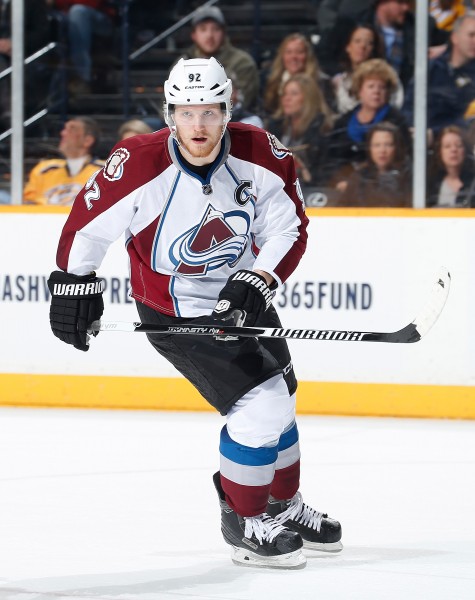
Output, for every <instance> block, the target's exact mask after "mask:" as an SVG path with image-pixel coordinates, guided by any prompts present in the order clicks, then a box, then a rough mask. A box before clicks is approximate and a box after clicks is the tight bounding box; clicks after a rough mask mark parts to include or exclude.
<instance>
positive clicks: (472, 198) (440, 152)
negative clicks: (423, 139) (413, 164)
mask: <svg viewBox="0 0 475 600" xmlns="http://www.w3.org/2000/svg"><path fill="white" fill-rule="evenodd" d="M427 191H428V201H427V205H428V206H433V207H466V208H474V207H475V162H474V158H473V153H472V151H471V149H470V147H469V145H468V142H467V139H466V137H465V133H464V131H463V129H461V128H460V127H457V126H456V125H449V126H448V127H444V129H442V131H441V132H440V134H439V136H438V138H437V140H436V142H435V146H434V155H433V160H432V164H431V166H430V168H429V185H428V190H427Z"/></svg>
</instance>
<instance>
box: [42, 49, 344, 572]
mask: <svg viewBox="0 0 475 600" xmlns="http://www.w3.org/2000/svg"><path fill="white" fill-rule="evenodd" d="M231 91H232V84H231V80H230V79H229V78H228V77H227V75H226V72H225V70H224V69H223V67H222V66H221V65H220V63H219V62H218V61H217V60H216V59H214V58H210V59H191V60H183V59H182V60H180V61H179V62H178V64H177V65H176V66H175V67H174V68H173V69H172V71H171V73H170V75H169V78H168V80H167V81H166V82H165V106H164V117H165V121H166V123H167V125H168V129H162V130H160V131H158V132H155V133H151V134H147V135H143V136H140V135H139V136H134V137H132V138H128V139H126V140H123V141H121V142H119V144H118V145H117V146H116V147H115V149H114V151H113V152H112V155H111V156H110V157H109V159H108V161H107V163H106V165H105V167H104V169H103V170H102V171H100V172H99V173H98V174H97V176H96V177H93V178H91V179H90V181H89V182H88V183H87V184H86V186H85V188H84V190H83V191H82V192H81V193H80V194H79V196H78V197H77V199H76V202H75V203H74V206H73V209H72V211H71V214H70V216H69V218H68V220H67V222H66V224H65V226H64V229H63V231H62V234H61V238H60V241H59V247H58V252H57V264H58V267H59V268H60V269H61V270H59V271H53V273H51V275H50V278H49V280H48V285H49V289H50V292H51V295H52V300H51V309H50V323H51V327H52V330H53V333H54V334H55V335H56V336H57V337H58V338H59V339H60V340H62V341H64V342H66V343H68V344H72V345H73V346H75V347H76V348H78V349H80V350H88V349H89V345H88V343H89V339H88V331H89V330H90V328H91V323H92V322H93V321H96V320H98V319H100V318H101V315H102V312H103V302H102V290H103V280H102V279H100V278H98V277H97V276H96V274H95V270H96V269H98V268H99V266H100V264H101V262H102V259H103V258H104V255H105V253H106V251H107V249H108V247H109V245H110V244H111V243H112V242H113V241H114V240H115V239H117V238H118V237H119V236H120V235H121V234H124V233H125V239H126V241H127V246H126V247H127V251H128V254H129V259H130V272H131V275H130V278H131V294H132V296H133V297H134V298H135V301H136V306H137V310H138V313H139V315H140V318H141V320H142V322H147V323H152V324H162V325H166V326H167V327H168V326H173V325H176V324H182V323H183V322H186V323H191V324H192V326H193V327H195V326H196V325H198V326H199V324H203V323H208V324H209V323H214V324H215V326H216V327H219V326H222V325H223V324H224V323H228V324H234V325H245V326H253V325H256V326H262V327H280V320H279V317H278V316H277V312H276V311H275V309H274V307H273V305H272V298H273V295H274V290H275V289H276V288H277V287H278V286H279V285H281V284H283V282H285V280H286V279H287V278H288V277H289V276H290V275H291V273H292V272H293V271H294V269H295V268H296V266H297V264H298V262H299V261H300V258H301V257H302V255H303V253H304V251H305V247H306V241H307V234H306V226H307V223H308V219H307V218H306V216H305V212H304V206H303V197H302V194H301V192H300V185H299V182H298V179H297V176H296V174H295V166H294V161H293V159H292V155H291V154H290V153H289V151H288V150H287V149H286V148H284V147H283V146H282V145H281V144H279V142H278V141H277V140H276V139H275V138H274V137H273V136H272V135H271V134H269V133H268V132H266V131H265V130H263V129H259V128H257V127H254V126H252V125H248V124H243V123H230V122H229V121H230V118H231V110H232V108H231ZM148 339H149V341H150V343H151V344H152V346H153V347H154V348H155V349H156V350H157V351H158V352H159V353H160V354H161V355H163V356H164V357H165V358H166V359H167V360H168V361H170V362H171V363H172V364H173V365H174V366H175V367H176V368H177V369H178V370H179V371H180V372H181V373H182V374H183V375H184V376H185V377H186V378H187V379H188V380H189V381H190V382H191V383H192V384H193V385H194V386H195V387H196V388H197V389H198V390H199V392H200V393H201V394H202V395H203V397H204V398H205V399H206V400H207V401H208V402H209V403H210V404H211V405H212V406H213V407H214V408H215V409H216V410H218V411H219V412H220V413H221V414H222V415H223V416H225V418H226V424H225V425H224V427H223V428H222V430H221V435H220V444H219V452H220V470H219V472H217V473H215V475H214V476H213V480H214V484H215V487H216V490H217V492H218V495H219V502H220V507H221V529H222V533H223V536H224V539H225V541H226V542H227V543H228V544H230V545H231V546H232V558H233V561H234V562H236V563H237V564H243V565H255V566H260V567H274V568H287V569H296V568H301V567H303V566H305V563H306V556H305V554H304V552H303V551H302V548H305V549H308V550H310V551H315V550H317V551H323V552H338V551H339V550H341V548H342V545H341V542H340V538H341V526H340V524H339V523H338V522H337V521H335V520H334V519H331V518H329V517H328V516H327V515H326V514H324V513H321V512H318V511H316V510H314V509H313V508H311V507H310V506H308V505H307V504H305V503H304V502H303V499H302V495H301V494H300V492H299V476H300V447H299V434H298V429H297V425H296V420H295V400H296V389H297V380H296V377H295V374H294V370H293V367H292V361H291V357H290V354H289V350H288V347H287V344H286V341H285V340H284V339H282V338H280V339H265V338H258V339H256V338H254V337H247V338H238V339H233V340H229V339H226V340H222V339H219V338H218V339H215V338H214V337H202V336H194V335H193V334H191V335H161V334H153V333H151V334H148ZM94 350H95V351H97V350H99V348H98V347H97V346H96V347H95V348H94ZM177 443H180V444H186V443H187V440H185V439H181V440H180V437H179V432H177ZM170 450H172V449H170ZM164 451H166V449H164ZM193 451H194V450H193ZM172 455H173V453H172V451H171V452H170V457H171V460H172ZM182 483H183V490H182V492H181V493H182V494H184V495H186V497H187V498H188V501H189V502H196V503H199V502H200V499H199V498H197V497H195V496H194V494H193V489H192V486H191V482H189V481H187V480H186V479H184V480H183V482H182ZM322 484H323V482H322ZM165 491H168V490H164V492H165ZM171 492H172V493H176V494H177V493H179V492H177V491H176V490H173V491H171ZM178 523H179V517H178V518H177V527H178ZM203 527H206V525H203ZM183 536H184V538H185V536H186V532H183Z"/></svg>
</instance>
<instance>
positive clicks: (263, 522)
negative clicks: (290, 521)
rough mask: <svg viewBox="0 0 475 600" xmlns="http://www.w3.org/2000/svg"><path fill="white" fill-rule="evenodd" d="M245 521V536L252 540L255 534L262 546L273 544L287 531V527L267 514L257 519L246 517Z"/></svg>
mask: <svg viewBox="0 0 475 600" xmlns="http://www.w3.org/2000/svg"><path fill="white" fill-rule="evenodd" d="M244 521H245V527H244V535H245V536H246V537H247V538H248V539H251V537H252V535H253V534H254V535H255V536H256V538H257V540H258V541H259V543H260V544H262V542H272V541H273V540H274V539H275V537H276V536H277V535H278V534H279V533H280V532H281V531H284V530H285V527H283V526H282V525H281V524H280V523H278V522H277V521H276V520H275V519H273V518H272V517H271V516H269V515H268V514H266V513H263V514H262V515H258V516H257V517H245V519H244Z"/></svg>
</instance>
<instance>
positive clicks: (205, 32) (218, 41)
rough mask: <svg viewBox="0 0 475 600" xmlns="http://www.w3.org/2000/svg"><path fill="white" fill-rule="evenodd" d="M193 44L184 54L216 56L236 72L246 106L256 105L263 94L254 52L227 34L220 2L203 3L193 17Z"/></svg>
mask: <svg viewBox="0 0 475 600" xmlns="http://www.w3.org/2000/svg"><path fill="white" fill-rule="evenodd" d="M191 26H192V30H191V40H192V41H193V45H192V46H190V47H189V48H188V49H186V50H185V52H184V53H183V54H182V56H181V57H180V58H185V59H189V58H210V57H211V56H214V58H216V59H217V60H218V61H219V62H220V63H221V64H222V65H223V67H224V68H225V69H226V71H227V72H228V73H229V72H233V73H234V74H235V75H236V78H237V83H238V84H239V89H240V91H241V94H242V100H241V102H242V106H243V108H244V109H249V108H254V107H255V106H256V104H257V101H258V95H259V72H258V69H257V66H256V63H255V61H254V59H253V58H252V56H251V55H250V54H248V53H247V52H245V51H244V50H241V49H239V48H236V47H235V46H233V45H232V44H231V42H230V40H229V37H228V35H227V34H226V21H225V19H224V15H223V13H222V12H221V10H220V9H219V8H218V7H217V6H209V7H201V8H199V9H198V10H197V11H196V12H195V16H194V17H193V19H192V21H191Z"/></svg>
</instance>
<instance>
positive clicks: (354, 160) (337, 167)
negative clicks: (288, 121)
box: [327, 58, 411, 191]
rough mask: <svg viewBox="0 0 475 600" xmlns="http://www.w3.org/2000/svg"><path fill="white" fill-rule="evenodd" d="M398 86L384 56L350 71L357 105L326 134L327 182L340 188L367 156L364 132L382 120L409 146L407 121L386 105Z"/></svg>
mask: <svg viewBox="0 0 475 600" xmlns="http://www.w3.org/2000/svg"><path fill="white" fill-rule="evenodd" d="M397 85H398V77H397V74H396V72H395V71H394V69H393V68H392V67H391V66H390V65H389V64H388V63H387V62H386V61H385V60H383V59H381V58H373V59H371V60H367V61H365V62H363V63H361V64H360V66H359V67H358V68H357V69H356V71H355V72H354V74H353V82H352V88H351V91H352V93H353V94H354V95H355V96H356V97H357V98H358V102H359V103H358V105H357V106H356V107H355V108H354V109H353V110H351V111H349V112H347V113H345V114H344V115H342V116H341V117H339V118H338V119H337V121H336V122H335V125H334V128H333V131H332V132H331V134H330V135H329V137H328V163H327V169H328V171H329V172H331V173H332V175H331V177H330V182H331V183H333V184H334V185H335V184H336V186H337V189H339V190H341V191H343V190H344V188H345V185H346V180H347V179H348V177H349V176H350V175H351V173H352V172H353V171H354V170H355V168H357V167H358V165H361V163H363V162H364V161H365V159H366V146H365V138H366V133H367V132H368V130H369V129H370V127H372V126H373V125H376V124H377V123H380V122H381V121H389V122H390V123H394V124H395V125H396V126H397V127H398V128H399V129H400V132H401V136H402V139H403V141H404V143H405V145H406V148H408V149H409V148H410V147H411V135H410V133H409V129H408V127H407V124H406V120H405V119H404V117H403V115H402V114H401V113H400V112H399V110H398V109H396V108H394V107H393V106H391V105H390V104H389V98H390V96H391V93H392V92H393V91H394V90H395V89H396V87H397Z"/></svg>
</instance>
